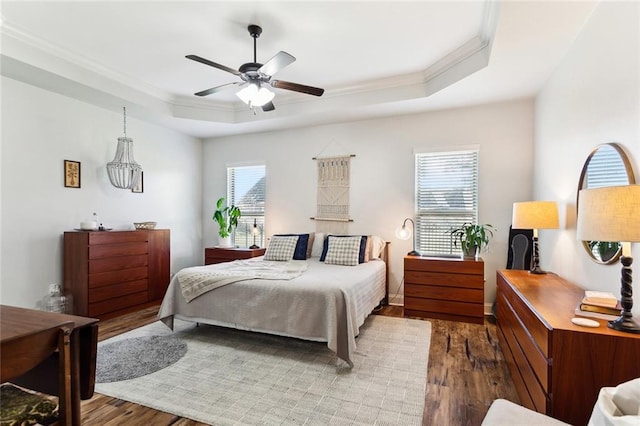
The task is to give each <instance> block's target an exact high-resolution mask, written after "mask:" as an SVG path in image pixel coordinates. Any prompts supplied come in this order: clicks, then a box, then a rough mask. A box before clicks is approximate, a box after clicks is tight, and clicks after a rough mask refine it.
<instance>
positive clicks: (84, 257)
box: [64, 229, 171, 319]
mask: <svg viewBox="0 0 640 426" xmlns="http://www.w3.org/2000/svg"><path fill="white" fill-rule="evenodd" d="M170 261H171V259H170V234H169V230H168V229H157V230H137V231H109V232H106V231H105V232H90V231H77V232H65V233H64V291H65V292H70V293H71V294H72V295H73V311H74V313H75V314H76V315H81V316H89V317H94V318H100V319H106V318H111V317H114V316H117V315H120V314H123V313H126V312H131V311H134V310H136V309H140V308H142V307H145V306H150V305H152V304H157V303H159V302H160V301H161V300H162V297H163V296H164V293H165V291H166V289H167V287H168V285H169V273H170V272H169V271H170Z"/></svg>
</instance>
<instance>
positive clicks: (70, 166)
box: [64, 160, 80, 188]
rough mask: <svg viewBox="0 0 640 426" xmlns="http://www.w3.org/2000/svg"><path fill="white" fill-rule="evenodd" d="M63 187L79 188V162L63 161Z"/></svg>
mask: <svg viewBox="0 0 640 426" xmlns="http://www.w3.org/2000/svg"><path fill="white" fill-rule="evenodd" d="M64 186H65V187H66V188H80V162H79V161H71V160H64Z"/></svg>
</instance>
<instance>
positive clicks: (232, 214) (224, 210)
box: [213, 197, 242, 247]
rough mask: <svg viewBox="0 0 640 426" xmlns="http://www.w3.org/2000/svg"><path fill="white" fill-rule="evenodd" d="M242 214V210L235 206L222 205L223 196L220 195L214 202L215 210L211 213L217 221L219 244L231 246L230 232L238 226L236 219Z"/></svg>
mask: <svg viewBox="0 0 640 426" xmlns="http://www.w3.org/2000/svg"><path fill="white" fill-rule="evenodd" d="M240 216H242V212H240V209H239V208H238V207H237V206H234V205H230V206H225V205H224V197H221V198H220V199H219V200H218V201H217V203H216V211H215V212H214V213H213V220H215V221H216V222H218V227H219V230H218V234H219V235H220V241H219V243H220V246H222V247H229V246H231V243H230V241H231V238H230V236H231V234H232V233H233V230H234V229H235V228H236V226H238V219H239V218H240Z"/></svg>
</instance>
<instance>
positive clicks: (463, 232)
mask: <svg viewBox="0 0 640 426" xmlns="http://www.w3.org/2000/svg"><path fill="white" fill-rule="evenodd" d="M494 231H495V228H494V227H493V226H492V225H489V224H484V225H478V224H473V223H468V222H466V223H463V224H462V225H461V226H459V227H457V228H454V229H452V230H451V231H449V233H450V234H451V236H453V237H454V238H455V239H454V242H453V243H454V245H456V246H457V245H458V242H460V248H461V249H462V257H463V258H465V259H475V258H476V256H477V255H478V253H479V252H480V250H481V249H482V247H485V249H486V247H487V245H488V244H489V241H490V240H491V238H493V232H494Z"/></svg>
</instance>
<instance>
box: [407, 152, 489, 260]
mask: <svg viewBox="0 0 640 426" xmlns="http://www.w3.org/2000/svg"><path fill="white" fill-rule="evenodd" d="M415 161H416V164H415V178H416V182H415V185H416V200H415V208H416V218H415V219H416V220H415V222H416V230H415V233H416V247H417V250H418V251H420V252H421V253H422V254H423V255H446V254H461V250H460V245H459V244H458V245H457V246H456V245H455V244H454V242H455V240H454V239H453V238H452V237H451V235H450V234H449V231H450V230H451V229H452V228H454V227H457V226H459V225H462V224H463V223H465V222H472V223H477V220H478V150H477V149H473V150H461V151H448V152H428V153H419V154H416V158H415Z"/></svg>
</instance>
